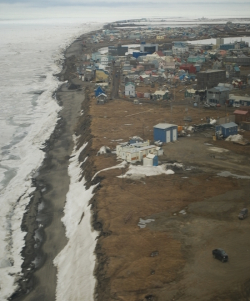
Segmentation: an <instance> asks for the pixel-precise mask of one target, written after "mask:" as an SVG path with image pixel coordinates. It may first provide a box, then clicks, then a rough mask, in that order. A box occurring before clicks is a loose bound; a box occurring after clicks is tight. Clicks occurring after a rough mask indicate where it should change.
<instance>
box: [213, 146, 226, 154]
mask: <svg viewBox="0 0 250 301" xmlns="http://www.w3.org/2000/svg"><path fill="white" fill-rule="evenodd" d="M208 149H209V150H210V151H213V152H217V153H224V152H228V149H225V148H220V147H209V148H208Z"/></svg>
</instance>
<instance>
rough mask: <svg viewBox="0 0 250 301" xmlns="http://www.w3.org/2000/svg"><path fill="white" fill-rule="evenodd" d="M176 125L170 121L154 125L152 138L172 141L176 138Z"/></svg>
mask: <svg viewBox="0 0 250 301" xmlns="http://www.w3.org/2000/svg"><path fill="white" fill-rule="evenodd" d="M177 128H178V126H177V125H175V124H170V123H159V124H157V125H155V126H154V140H155V141H159V140H160V141H161V142H165V143H168V142H173V141H176V140H177Z"/></svg>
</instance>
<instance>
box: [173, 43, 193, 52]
mask: <svg viewBox="0 0 250 301" xmlns="http://www.w3.org/2000/svg"><path fill="white" fill-rule="evenodd" d="M188 50H189V48H188V44H187V43H186V42H174V45H173V46H172V51H173V54H176V55H179V54H183V53H185V52H188Z"/></svg>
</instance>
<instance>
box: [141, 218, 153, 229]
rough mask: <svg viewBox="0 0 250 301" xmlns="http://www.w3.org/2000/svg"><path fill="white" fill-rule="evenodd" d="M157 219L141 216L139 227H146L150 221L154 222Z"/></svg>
mask: <svg viewBox="0 0 250 301" xmlns="http://www.w3.org/2000/svg"><path fill="white" fill-rule="evenodd" d="M154 221H155V220H154V219H151V218H149V219H142V218H140V221H139V223H138V227H140V228H141V229H142V228H146V225H147V224H149V223H151V222H154Z"/></svg>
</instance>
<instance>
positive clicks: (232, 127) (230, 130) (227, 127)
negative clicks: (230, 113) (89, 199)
mask: <svg viewBox="0 0 250 301" xmlns="http://www.w3.org/2000/svg"><path fill="white" fill-rule="evenodd" d="M215 130H216V132H217V133H220V134H222V135H223V137H224V138H227V137H228V136H230V135H237V134H238V125H237V124H236V123H234V122H229V123H224V124H220V125H217V126H216V127H215Z"/></svg>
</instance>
